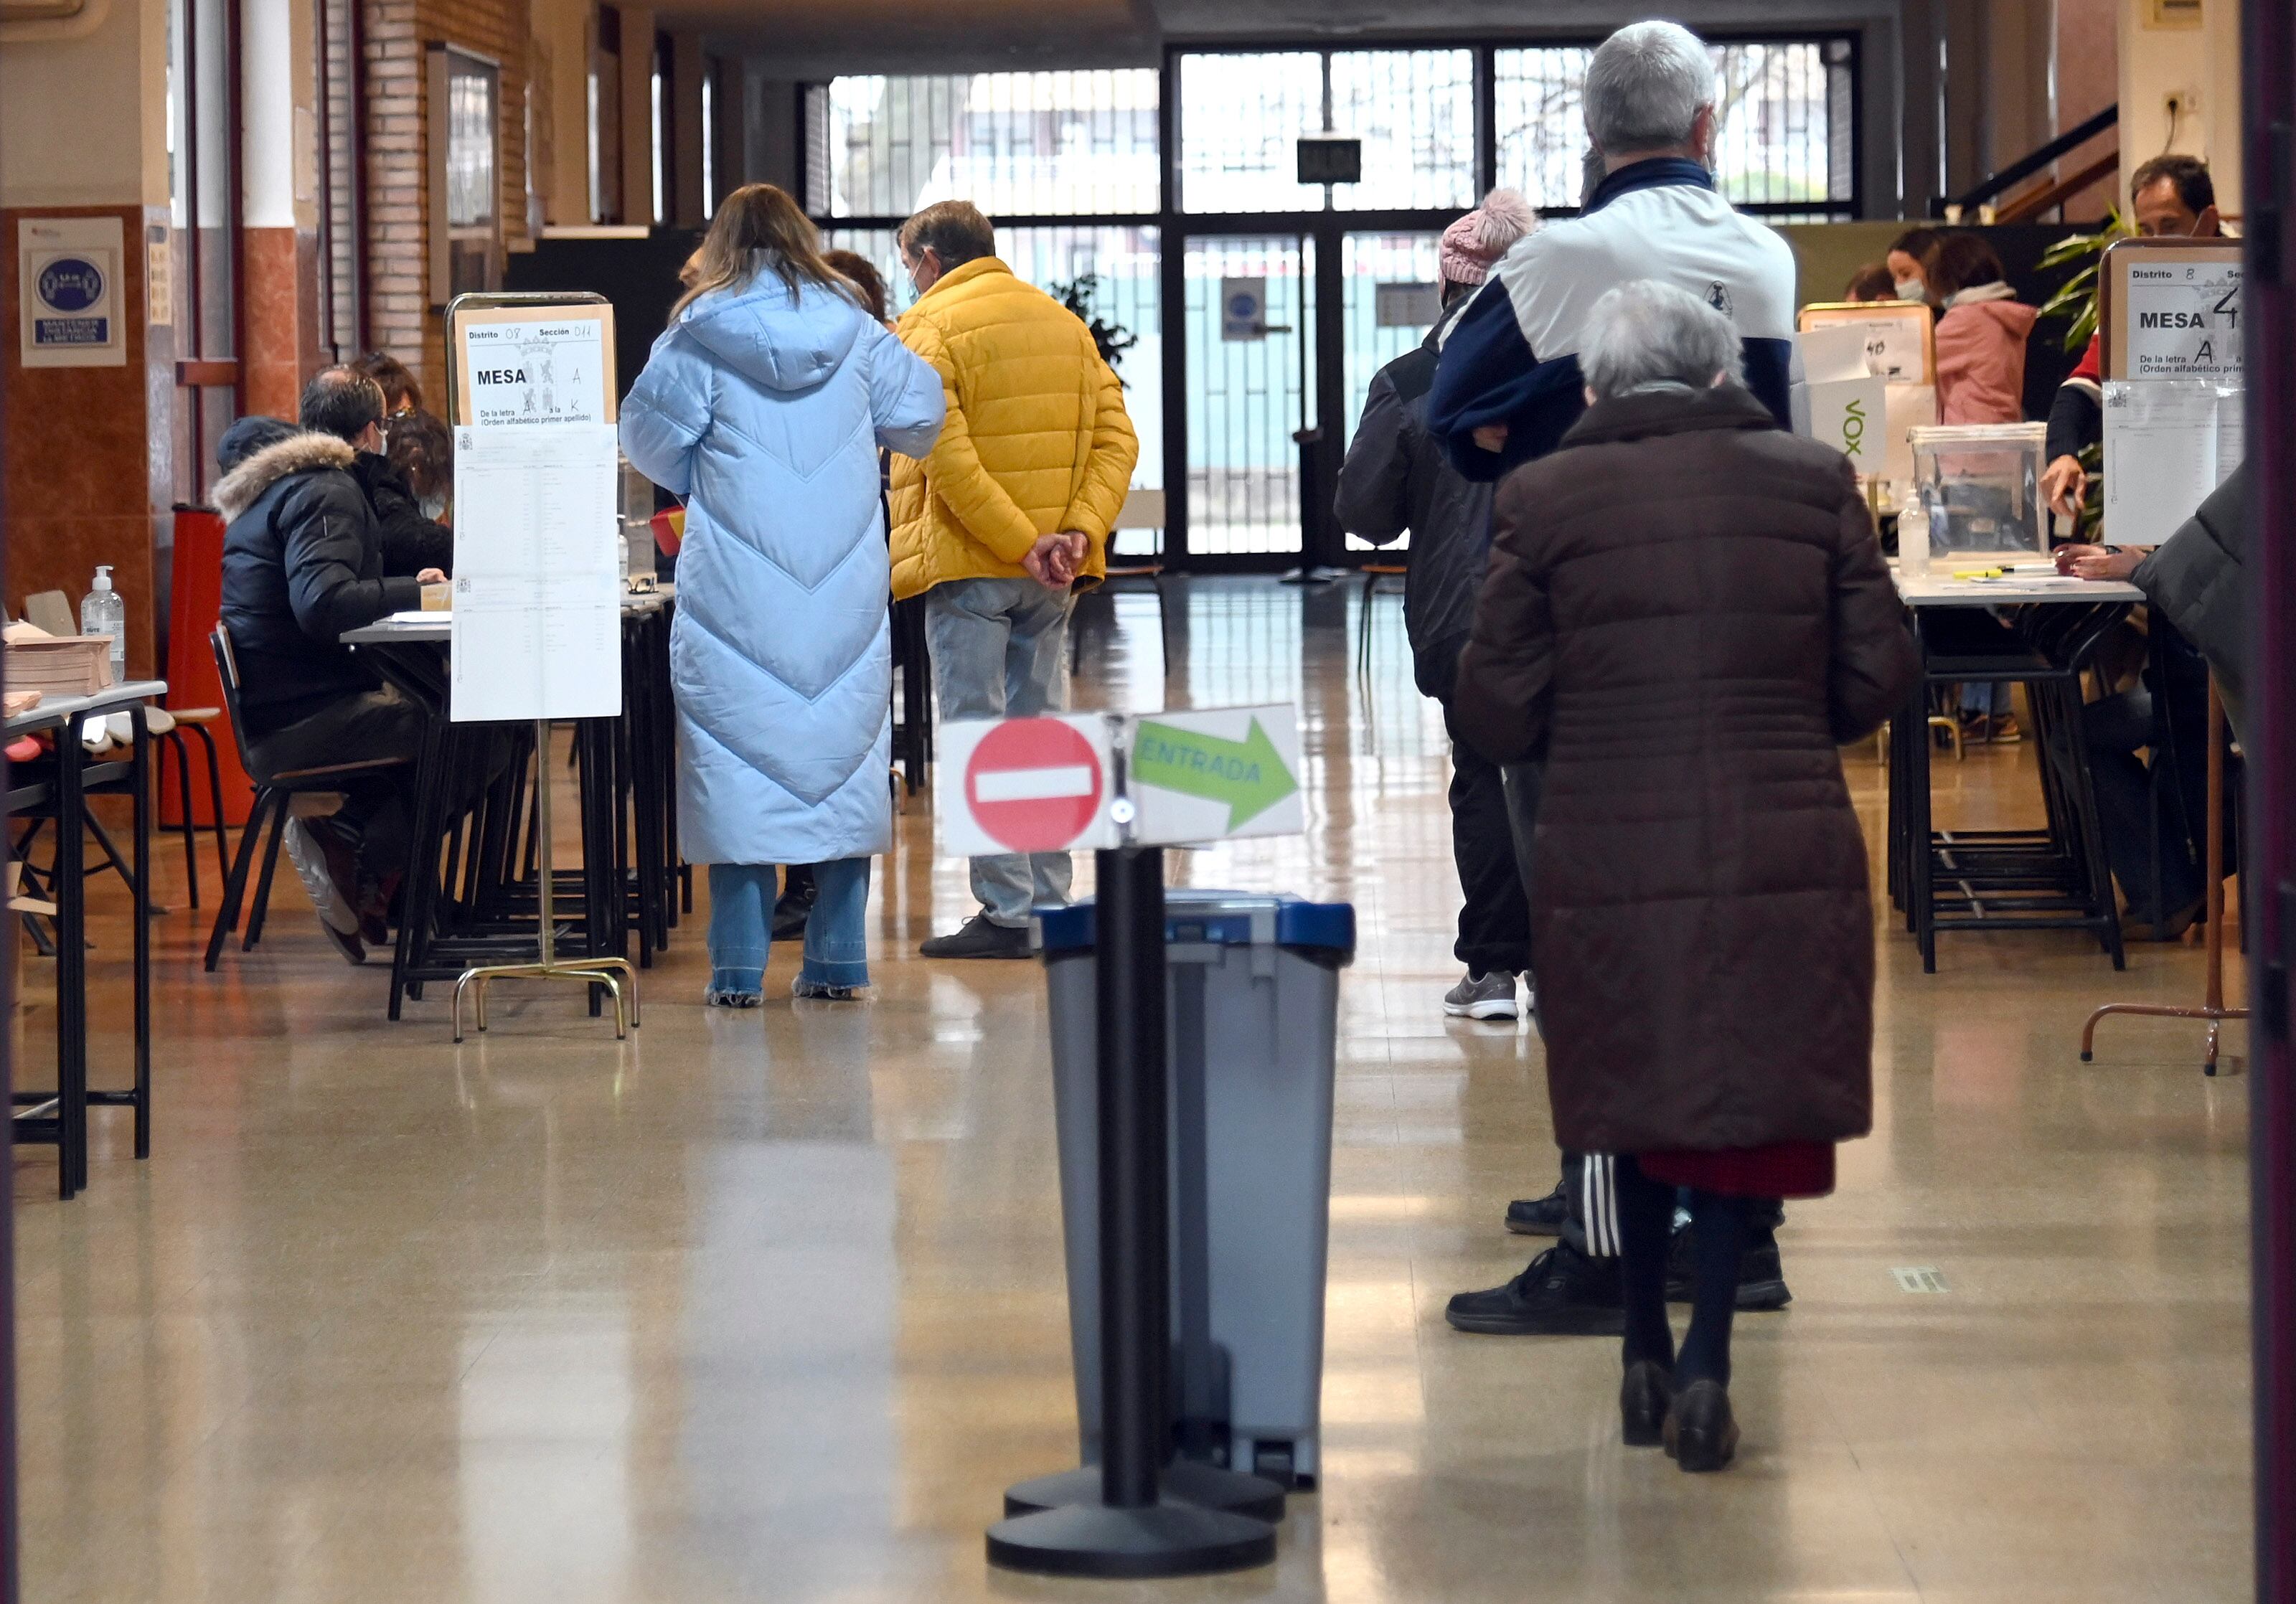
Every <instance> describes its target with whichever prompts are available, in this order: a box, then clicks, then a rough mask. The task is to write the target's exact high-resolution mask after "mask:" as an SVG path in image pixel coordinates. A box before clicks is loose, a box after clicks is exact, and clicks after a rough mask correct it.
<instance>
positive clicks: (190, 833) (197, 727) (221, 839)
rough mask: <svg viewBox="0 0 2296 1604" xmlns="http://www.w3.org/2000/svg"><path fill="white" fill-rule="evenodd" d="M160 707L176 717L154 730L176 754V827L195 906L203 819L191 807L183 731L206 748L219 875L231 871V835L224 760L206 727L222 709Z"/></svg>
mask: <svg viewBox="0 0 2296 1604" xmlns="http://www.w3.org/2000/svg"><path fill="white" fill-rule="evenodd" d="M160 710H161V711H163V712H165V713H166V714H167V715H168V718H169V719H170V720H172V721H173V726H174V727H172V728H170V729H166V730H160V731H155V732H154V734H156V735H157V736H158V738H159V739H160V740H161V741H166V742H167V743H168V746H169V747H170V748H171V749H174V751H175V754H176V782H177V783H176V802H177V804H178V805H179V806H181V807H182V808H183V810H184V817H183V822H181V823H180V824H178V825H177V826H176V829H177V830H178V831H180V832H181V833H182V835H183V838H184V885H185V887H186V888H187V891H186V895H188V896H190V898H191V903H192V906H193V907H194V908H196V907H198V906H199V905H200V823H199V815H198V814H196V813H195V812H193V808H192V750H191V747H190V744H189V743H188V742H186V741H184V732H185V731H186V730H188V731H190V732H192V733H193V734H194V735H196V736H198V737H199V738H200V744H201V746H204V747H205V748H207V757H208V806H209V810H210V811H209V815H208V816H209V818H211V819H212V820H214V821H215V823H214V826H213V828H214V830H215V844H216V872H217V874H220V875H229V874H230V872H231V839H230V837H228V836H227V835H226V834H225V832H224V822H223V763H222V759H221V757H220V755H219V754H218V753H217V750H216V742H215V736H214V735H213V734H212V733H211V732H209V730H208V727H207V726H208V724H209V722H211V721H212V720H213V719H214V718H215V717H216V716H217V714H218V713H219V712H220V711H221V709H220V708H182V709H180V710H178V709H176V708H163V709H160ZM161 828H163V829H164V828H166V826H164V825H163V826H161Z"/></svg>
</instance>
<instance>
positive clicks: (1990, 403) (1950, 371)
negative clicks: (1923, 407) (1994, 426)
mask: <svg viewBox="0 0 2296 1604" xmlns="http://www.w3.org/2000/svg"><path fill="white" fill-rule="evenodd" d="M2016 293H2017V292H2016V291H2013V290H2012V289H2010V288H2009V286H2008V285H2006V284H2004V283H2001V282H1993V283H1990V284H1978V285H1974V286H1972V288H1970V289H1967V290H1964V291H1961V293H1959V294H1958V295H1956V296H1955V297H1954V298H1953V299H1951V300H1949V301H1948V302H1947V303H1946V309H1945V315H1944V316H1942V317H1940V318H1939V319H1938V325H1937V392H1938V419H1939V421H1940V422H1945V423H2019V422H2022V421H2024V417H2025V341H2026V340H2028V339H2029V338H2030V336H2031V334H2032V332H2033V321H2034V320H2035V319H2036V318H2038V317H2039V316H2040V314H2039V313H2038V311H2036V310H2034V308H2032V307H2029V306H2027V305H2025V304H2024V302H2022V301H2021V300H2018V299H2016Z"/></svg>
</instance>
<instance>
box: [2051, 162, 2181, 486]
mask: <svg viewBox="0 0 2296 1604" xmlns="http://www.w3.org/2000/svg"><path fill="white" fill-rule="evenodd" d="M2128 196H2129V202H2128V209H2129V210H2130V211H2131V212H2132V213H2133V214H2135V216H2136V233H2137V234H2138V236H2139V237H2140V238H2143V239H2147V240H2163V239H2194V240H2213V239H2216V238H2218V237H2219V236H2220V235H2222V234H2223V233H2224V219H2223V217H2221V216H2220V215H2219V214H2218V211H2217V186H2216V181H2215V180H2214V179H2212V178H2210V176H2209V164H2208V163H2207V162H2205V161H2202V160H2201V159H2200V158H2199V157H2197V156H2155V157H2154V158H2153V160H2150V161H2148V162H2146V163H2145V164H2144V166H2143V167H2140V168H2137V169H2136V172H2135V173H2133V174H2131V175H2130V176H2129V180H2128ZM2103 439H2104V335H2103V331H2098V332H2097V333H2095V334H2092V335H2090V336H2089V337H2088V349H2087V350H2086V351H2084V352H2083V353H2081V359H2080V361H2079V364H2076V365H2075V366H2074V368H2073V371H2072V372H2071V374H2069V375H2068V376H2067V377H2066V379H2065V381H2064V382H2063V383H2062V384H2061V385H2059V386H2058V387H2057V395H2056V399H2055V400H2054V401H2053V402H2052V403H2050V405H2049V439H2048V446H2047V448H2046V449H2047V454H2048V462H2049V465H2048V467H2047V469H2046V470H2045V471H2043V473H2042V475H2041V491H2042V494H2044V495H2046V496H2047V497H2048V501H2049V505H2050V507H2051V508H2052V509H2053V510H2054V511H2058V512H2061V513H2062V514H2063V515H2064V516H2065V517H2067V518H2071V517H2072V516H2073V515H2074V514H2076V513H2078V512H2079V511H2080V509H2081V507H2082V505H2083V503H2086V502H2087V500H2088V471H2087V469H2085V468H2083V467H2082V466H2081V461H2080V454H2081V453H2082V452H2084V451H2086V450H2087V449H2088V448H2089V447H2091V446H2097V445H2100V444H2102V443H2103Z"/></svg>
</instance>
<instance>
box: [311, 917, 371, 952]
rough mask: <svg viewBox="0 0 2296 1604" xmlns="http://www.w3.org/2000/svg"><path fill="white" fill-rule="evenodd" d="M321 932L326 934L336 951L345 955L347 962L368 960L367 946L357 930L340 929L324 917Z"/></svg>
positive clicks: (320, 924) (320, 925) (320, 926)
mask: <svg viewBox="0 0 2296 1604" xmlns="http://www.w3.org/2000/svg"><path fill="white" fill-rule="evenodd" d="M319 934H320V935H322V936H324V937H326V938H327V940H328V942H329V943H330V944H332V945H333V947H334V949H335V951H337V952H338V953H341V954H342V955H343V962H345V963H365V962H366V947H365V945H364V944H362V943H361V942H360V940H359V938H358V932H357V931H356V930H338V929H335V927H334V926H332V925H331V924H329V923H328V922H327V921H325V920H324V919H323V920H321V921H319Z"/></svg>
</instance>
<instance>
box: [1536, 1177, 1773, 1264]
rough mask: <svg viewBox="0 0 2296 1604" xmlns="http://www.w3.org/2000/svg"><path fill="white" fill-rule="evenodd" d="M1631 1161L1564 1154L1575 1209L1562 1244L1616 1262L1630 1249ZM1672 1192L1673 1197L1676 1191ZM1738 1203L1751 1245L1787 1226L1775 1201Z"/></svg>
mask: <svg viewBox="0 0 2296 1604" xmlns="http://www.w3.org/2000/svg"><path fill="white" fill-rule="evenodd" d="M1632 1162H1633V1160H1632V1159H1630V1158H1614V1157H1612V1156H1611V1154H1608V1153H1569V1152H1566V1153H1564V1154H1563V1155H1562V1196H1563V1199H1564V1201H1566V1202H1567V1203H1568V1204H1569V1205H1570V1214H1569V1216H1568V1217H1567V1218H1566V1219H1565V1220H1564V1221H1563V1222H1562V1240H1564V1241H1565V1242H1568V1243H1569V1244H1570V1246H1571V1247H1573V1248H1577V1249H1578V1250H1579V1252H1581V1253H1583V1254H1586V1255H1587V1256H1588V1257H1590V1258H1617V1257H1618V1256H1620V1254H1621V1253H1623V1252H1624V1251H1625V1250H1626V1232H1627V1219H1626V1215H1625V1205H1624V1203H1623V1202H1622V1201H1621V1198H1622V1195H1623V1189H1624V1187H1625V1186H1626V1182H1625V1180H1624V1179H1623V1175H1622V1169H1621V1166H1626V1165H1628V1164H1631V1163H1632ZM1640 1173H1641V1172H1640V1171H1636V1174H1640ZM1645 1184H1646V1185H1647V1184H1652V1183H1645ZM1667 1190H1668V1191H1669V1195H1671V1193H1672V1192H1673V1190H1674V1189H1673V1188H1671V1187H1669V1188H1668V1189H1667ZM1737 1200H1738V1201H1739V1202H1741V1203H1743V1205H1744V1206H1745V1207H1744V1211H1743V1212H1744V1215H1745V1226H1746V1240H1747V1242H1748V1244H1749V1245H1752V1244H1756V1243H1759V1242H1761V1241H1764V1240H1767V1239H1768V1238H1769V1237H1771V1236H1774V1235H1775V1234H1776V1232H1777V1229H1778V1227H1779V1226H1781V1225H1783V1224H1784V1223H1786V1206H1785V1205H1784V1204H1783V1203H1781V1202H1779V1201H1778V1200H1777V1199H1775V1198H1742V1199H1737Z"/></svg>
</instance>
